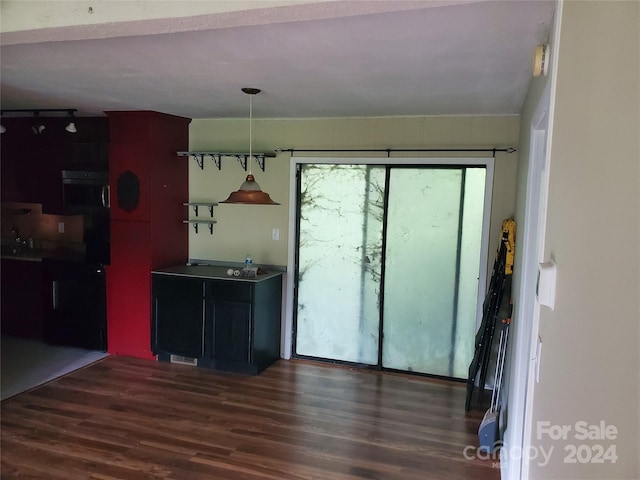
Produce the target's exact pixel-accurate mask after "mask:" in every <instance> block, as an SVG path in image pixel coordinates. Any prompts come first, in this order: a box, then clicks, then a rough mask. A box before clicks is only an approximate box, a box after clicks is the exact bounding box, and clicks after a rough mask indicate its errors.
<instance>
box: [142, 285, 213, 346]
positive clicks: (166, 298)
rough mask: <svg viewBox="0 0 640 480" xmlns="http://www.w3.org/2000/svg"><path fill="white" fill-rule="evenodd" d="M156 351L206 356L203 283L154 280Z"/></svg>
mask: <svg viewBox="0 0 640 480" xmlns="http://www.w3.org/2000/svg"><path fill="white" fill-rule="evenodd" d="M153 314H154V332H153V333H154V338H153V344H154V345H153V350H154V352H167V353H171V354H173V355H182V356H185V357H192V358H197V357H203V356H204V355H205V346H204V339H205V323H206V322H205V316H206V308H205V298H204V282H202V281H201V280H195V279H189V278H172V277H163V276H154V278H153Z"/></svg>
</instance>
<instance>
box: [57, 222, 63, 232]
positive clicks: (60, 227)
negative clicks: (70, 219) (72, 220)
mask: <svg viewBox="0 0 640 480" xmlns="http://www.w3.org/2000/svg"><path fill="white" fill-rule="evenodd" d="M58 233H64V222H58Z"/></svg>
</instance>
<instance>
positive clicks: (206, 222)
mask: <svg viewBox="0 0 640 480" xmlns="http://www.w3.org/2000/svg"><path fill="white" fill-rule="evenodd" d="M182 223H190V224H191V225H193V229H194V230H195V231H196V233H198V225H207V226H208V227H209V233H210V234H211V235H213V224H214V223H217V222H216V221H215V220H183V221H182Z"/></svg>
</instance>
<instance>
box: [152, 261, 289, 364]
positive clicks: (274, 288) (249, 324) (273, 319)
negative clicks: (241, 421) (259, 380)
mask: <svg viewBox="0 0 640 480" xmlns="http://www.w3.org/2000/svg"><path fill="white" fill-rule="evenodd" d="M196 268H199V269H200V270H202V269H203V268H205V269H206V268H208V267H196ZM216 268H217V267H210V269H211V270H212V271H213V272H214V273H213V274H212V275H211V276H210V277H206V276H205V277H203V276H199V277H191V276H189V275H187V274H171V273H167V270H169V271H172V269H171V268H169V269H165V270H164V271H158V272H154V273H153V274H152V277H153V278H152V283H153V293H152V306H153V308H152V310H153V311H152V338H151V348H152V351H153V352H154V353H156V354H157V355H158V358H159V359H160V360H168V361H170V360H171V356H172V355H173V356H175V355H178V356H181V357H190V358H193V359H197V364H198V366H202V367H210V368H217V369H222V370H232V371H239V372H244V373H250V374H258V373H260V372H261V371H262V370H264V369H265V368H266V367H268V366H269V365H271V364H272V363H273V362H274V361H276V360H277V359H278V358H280V317H281V315H280V314H281V301H282V277H281V275H279V274H274V275H270V276H269V278H266V279H264V280H253V281H252V280H242V279H221V278H220V277H219V275H217V273H215V271H216ZM177 270H179V271H182V272H186V273H188V271H189V267H178V268H177ZM173 271H174V272H175V271H176V269H173ZM216 277H217V278H216Z"/></svg>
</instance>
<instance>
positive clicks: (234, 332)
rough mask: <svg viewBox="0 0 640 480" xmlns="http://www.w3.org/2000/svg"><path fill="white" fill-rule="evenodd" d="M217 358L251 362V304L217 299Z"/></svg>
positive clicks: (214, 306)
mask: <svg viewBox="0 0 640 480" xmlns="http://www.w3.org/2000/svg"><path fill="white" fill-rule="evenodd" d="M213 309H214V313H213V322H214V356H215V359H216V360H221V361H230V362H240V363H250V362H251V348H250V347H251V304H250V303H239V302H225V301H216V302H215V303H214V304H213Z"/></svg>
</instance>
